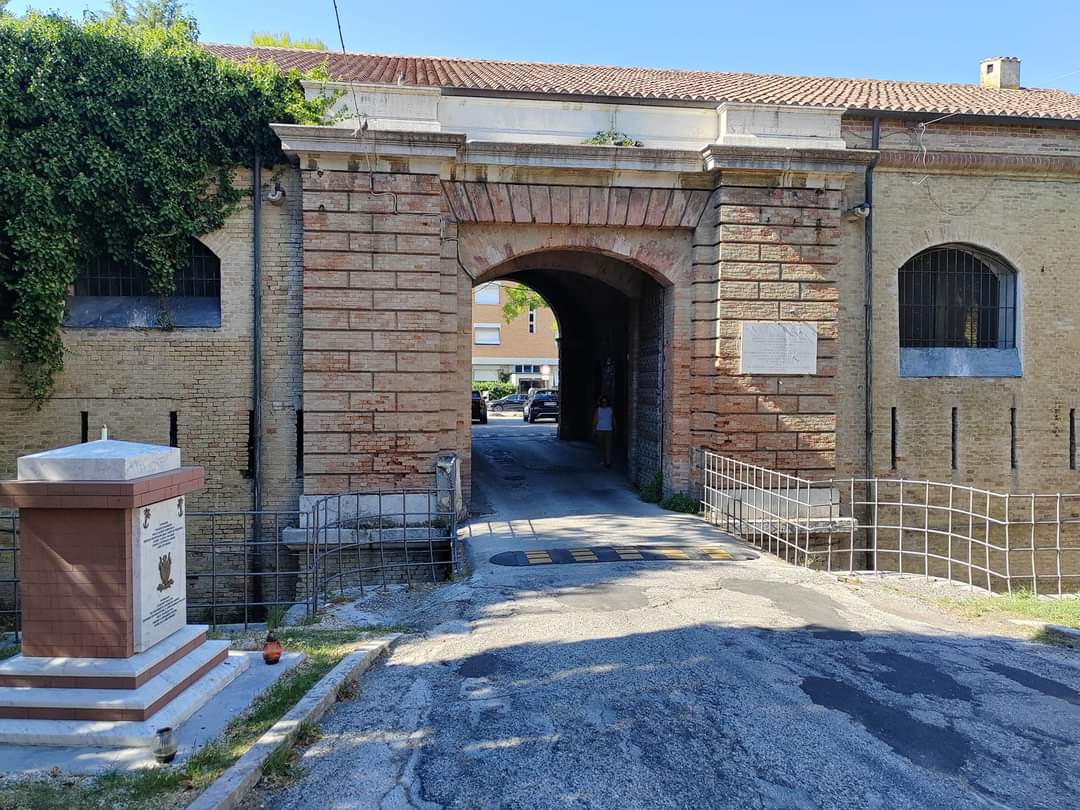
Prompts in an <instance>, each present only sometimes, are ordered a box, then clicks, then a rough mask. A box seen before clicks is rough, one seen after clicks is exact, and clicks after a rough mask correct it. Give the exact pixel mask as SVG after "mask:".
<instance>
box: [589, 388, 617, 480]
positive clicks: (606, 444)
mask: <svg viewBox="0 0 1080 810" xmlns="http://www.w3.org/2000/svg"><path fill="white" fill-rule="evenodd" d="M593 430H594V431H596V436H597V438H598V439H599V440H600V456H601V460H602V461H603V464H604V466H605V467H610V466H611V442H612V439H613V438H614V436H615V411H614V409H612V407H611V403H610V402H609V401H608V398H607V397H604V396H602V397H600V402H599V404H598V405H597V406H596V416H595V417H594V419H593Z"/></svg>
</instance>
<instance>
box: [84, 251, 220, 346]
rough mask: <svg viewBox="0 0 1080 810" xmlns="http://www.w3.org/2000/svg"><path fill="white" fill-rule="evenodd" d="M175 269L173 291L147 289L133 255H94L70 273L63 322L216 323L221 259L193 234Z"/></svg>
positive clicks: (95, 324)
mask: <svg viewBox="0 0 1080 810" xmlns="http://www.w3.org/2000/svg"><path fill="white" fill-rule="evenodd" d="M186 258H187V261H186V262H185V263H184V264H183V265H182V266H181V267H180V268H179V269H177V271H176V286H175V289H174V290H173V293H172V295H165V296H160V295H155V294H153V293H152V292H151V291H150V281H149V278H148V276H147V273H146V269H145V268H144V267H143V266H142V265H141V264H140V263H138V262H136V261H135V260H134V259H132V260H128V261H126V262H117V261H113V260H112V259H108V258H99V259H97V260H95V261H93V262H91V263H90V264H88V265H87V266H85V267H83V268H82V270H81V271H80V272H79V274H78V275H77V276H76V277H75V284H74V286H73V289H72V295H71V296H70V297H69V298H68V301H67V313H66V315H65V318H64V325H65V326H72V327H80V326H82V327H120V328H124V327H128V328H152V327H156V326H162V325H164V324H168V325H169V326H173V327H200V326H201V327H217V326H220V325H221V260H220V259H218V257H217V256H216V255H215V254H214V252H213V251H211V250H210V249H209V248H208V247H206V245H204V244H203V243H202V242H200V241H198V240H197V239H192V240H190V241H189V245H188V254H187V257H186Z"/></svg>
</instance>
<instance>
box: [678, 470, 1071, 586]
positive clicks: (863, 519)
mask: <svg viewBox="0 0 1080 810" xmlns="http://www.w3.org/2000/svg"><path fill="white" fill-rule="evenodd" d="M694 462H695V463H694V467H695V470H696V472H697V473H698V475H700V487H701V502H702V507H703V510H704V513H705V515H706V517H707V518H708V519H709V520H711V521H712V522H714V523H716V524H718V525H720V526H722V527H723V528H725V529H726V530H727V531H730V532H731V533H733V534H736V535H738V536H740V537H742V538H743V539H745V540H747V541H749V542H751V543H753V544H755V545H757V546H759V547H761V548H763V549H764V550H766V551H769V552H771V553H773V554H776V555H777V556H779V557H781V558H783V559H785V560H787V561H789V562H792V563H796V564H799V565H811V566H815V567H821V568H825V569H827V570H830V571H834V570H847V571H849V572H852V573H854V572H857V571H860V572H865V571H876V572H897V573H901V574H917V575H921V576H928V577H938V578H942V579H946V580H949V581H951V582H961V583H964V584H966V585H969V586H971V587H975V588H981V589H984V590H988V591H994V592H1007V593H1012V592H1014V591H1016V590H1019V589H1023V590H1026V591H1030V592H1032V593H1034V594H1036V595H1038V594H1048V593H1052V594H1063V593H1073V592H1077V591H1080V494H1075V495H1074V494H1061V493H1058V494H1052V495H1038V494H1029V495H1014V494H1002V493H997V492H992V491H989V490H985V489H978V488H976V487H967V486H959V485H956V484H951V483H939V482H934V481H911V480H906V479H891V478H869V479H867V478H844V479H830V480H825V481H809V480H806V479H803V478H799V477H797V476H792V475H787V474H785V473H781V472H777V471H775V470H769V469H767V468H764V467H760V466H757V465H753V464H747V463H745V462H742V461H738V460H736V459H732V458H728V457H726V456H721V455H719V454H717V453H713V452H711V451H707V450H699V451H697V452H696V453H695V459H694Z"/></svg>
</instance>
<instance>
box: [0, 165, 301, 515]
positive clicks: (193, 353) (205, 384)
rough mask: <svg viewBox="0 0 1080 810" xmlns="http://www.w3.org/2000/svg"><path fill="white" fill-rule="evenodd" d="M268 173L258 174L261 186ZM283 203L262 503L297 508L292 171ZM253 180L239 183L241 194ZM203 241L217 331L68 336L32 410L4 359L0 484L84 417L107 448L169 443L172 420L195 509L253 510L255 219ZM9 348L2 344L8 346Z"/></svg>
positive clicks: (269, 274)
mask: <svg viewBox="0 0 1080 810" xmlns="http://www.w3.org/2000/svg"><path fill="white" fill-rule="evenodd" d="M271 177H272V172H271V171H270V170H267V171H266V172H265V174H264V183H269V182H270V181H271ZM279 180H280V182H281V183H282V185H283V186H285V188H286V198H285V200H286V201H285V203H284V204H283V205H282V206H280V207H279V206H274V205H269V204H266V203H264V205H263V209H262V210H263V217H264V220H263V281H264V299H263V319H262V322H263V331H264V340H263V363H264V368H265V372H264V376H265V387H264V398H265V399H264V414H263V423H264V431H265V443H264V448H263V465H264V498H263V501H264V504H265V505H266V507H267V508H295V505H296V496H297V494H298V490H299V488H298V483H297V476H296V473H295V467H296V456H295V443H294V442H295V421H296V420H295V409H296V407H297V406H298V405H299V375H300V362H299V361H300V356H299V339H298V337H297V335H298V321H299V314H300V290H299V275H300V245H299V231H298V226H299V211H300V194H299V185H298V179H297V176H296V173H295V172H293V171H291V170H289V169H288V167H279ZM250 182H251V180H250V174H249V173H243V172H241V173H240V174H239V175H238V177H237V183H238V184H241V185H243V186H245V187H248V186H250ZM202 241H203V242H204V243H205V244H206V245H207V247H209V248H210V249H211V250H213V251H214V253H216V254H217V255H218V257H219V258H220V259H221V327H220V328H217V329H176V330H173V331H161V330H152V329H65V330H64V331H63V339H64V349H65V358H64V365H65V368H64V371H63V372H62V373H61V374H60V375H59V377H58V379H57V384H56V389H55V391H54V393H53V395H52V397H51V398H50V399H49V400H48V401H47V402H46V403H45V404H44V406H43V407H42V408H41V410H37V409H35V408H34V407H33V406H32V404H31V403H29V402H28V401H27V400H26V399H25V397H24V395H23V391H22V389H21V387H20V383H19V380H18V378H17V375H16V372H15V369H14V368H13V365H12V364H11V363H10V362H5V363H4V364H3V365H2V366H0V476H2V477H11V476H13V475H14V473H15V460H16V459H17V458H18V456H20V455H23V454H25V453H30V452H35V451H38V450H42V449H46V448H51V447H57V446H61V445H65V444H74V443H77V442H78V441H79V440H80V438H81V412H82V411H86V412H87V413H88V415H89V426H90V431H89V432H90V438H91V439H93V438H97V436H98V434H99V431H100V429H101V425H102V424H103V423H106V424H108V426H109V435H110V436H111V437H112V438H116V439H125V440H130V441H145V442H154V443H157V444H168V441H169V419H170V417H169V415H170V412H173V411H175V412H176V414H177V426H178V431H177V433H178V443H179V446H180V447H181V449H182V456H183V461H184V463H185V464H201V465H203V466H204V467H205V468H206V481H207V485H206V489H205V490H203V491H202V492H200V493H197V494H194V495H192V497H191V509H192V510H193V511H200V510H207V509H220V510H226V509H228V510H242V509H250V508H251V503H252V501H251V498H252V481H251V479H250V478H249V477H246V470H247V467H248V414H249V411H250V410H251V407H252V404H251V403H252V397H251V368H252V365H251V362H252V360H251V358H252V341H251V334H252V331H251V330H252V307H251V279H252V252H251V251H252V248H251V245H252V215H251V210H250V207H242V208H241V209H240V210H239V211H237V212H236V213H235V214H234V215H233V216H232V217H230V219H229V220H228V222H227V223H226V224H225V227H223V228H222V229H221V230H219V231H216V232H214V233H211V234H207V235H206V236H204V237H203V239H202ZM5 348H6V347H5Z"/></svg>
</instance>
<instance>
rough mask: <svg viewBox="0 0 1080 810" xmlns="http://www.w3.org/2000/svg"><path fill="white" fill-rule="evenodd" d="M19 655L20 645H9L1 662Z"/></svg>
mask: <svg viewBox="0 0 1080 810" xmlns="http://www.w3.org/2000/svg"><path fill="white" fill-rule="evenodd" d="M18 654H19V645H18V644H7V645H5V646H3V647H0V661H3V660H4V659H5V658H11V657H12V656H13V655H18ZM2 806H3V805H0V807H2Z"/></svg>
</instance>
